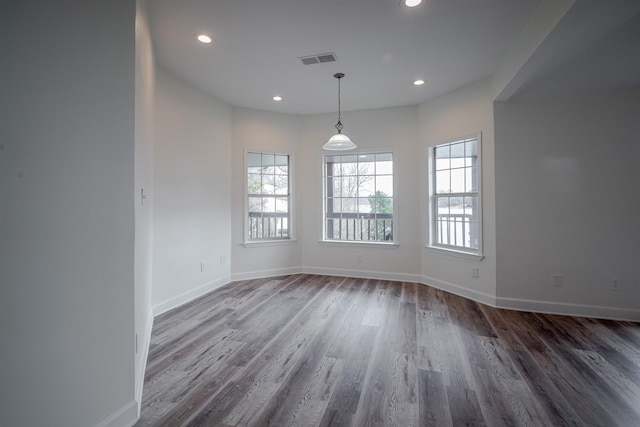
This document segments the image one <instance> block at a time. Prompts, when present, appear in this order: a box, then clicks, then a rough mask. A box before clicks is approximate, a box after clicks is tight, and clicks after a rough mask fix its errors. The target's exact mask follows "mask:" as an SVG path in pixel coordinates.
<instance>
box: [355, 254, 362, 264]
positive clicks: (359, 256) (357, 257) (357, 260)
mask: <svg viewBox="0 0 640 427" xmlns="http://www.w3.org/2000/svg"><path fill="white" fill-rule="evenodd" d="M356 262H362V254H356Z"/></svg>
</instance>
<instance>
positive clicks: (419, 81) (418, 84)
mask: <svg viewBox="0 0 640 427" xmlns="http://www.w3.org/2000/svg"><path fill="white" fill-rule="evenodd" d="M413 84H414V85H416V86H422V85H423V84H424V80H422V79H418V80H416V81H414V82H413Z"/></svg>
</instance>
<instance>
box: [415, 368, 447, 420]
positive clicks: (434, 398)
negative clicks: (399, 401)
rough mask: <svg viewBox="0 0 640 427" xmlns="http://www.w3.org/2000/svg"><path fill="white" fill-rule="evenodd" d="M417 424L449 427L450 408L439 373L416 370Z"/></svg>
mask: <svg viewBox="0 0 640 427" xmlns="http://www.w3.org/2000/svg"><path fill="white" fill-rule="evenodd" d="M418 390H419V391H418V394H419V406H418V408H419V418H418V420H419V424H418V425H421V426H451V425H453V419H452V418H451V408H450V407H449V400H448V399H447V391H446V386H445V384H444V381H443V379H442V373H441V372H434V371H427V370H423V369H420V370H418Z"/></svg>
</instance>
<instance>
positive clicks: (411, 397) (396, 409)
mask: <svg viewBox="0 0 640 427" xmlns="http://www.w3.org/2000/svg"><path fill="white" fill-rule="evenodd" d="M411 304H413V303H411ZM394 356H395V357H394V361H393V362H394V363H393V365H392V367H393V370H392V374H391V394H390V395H389V399H388V400H389V403H388V405H387V417H386V423H385V425H401V426H406V427H411V426H419V425H420V423H419V417H420V415H419V412H420V408H419V402H418V387H419V384H418V368H417V367H416V361H415V357H414V356H413V355H409V354H406V353H395V355H394Z"/></svg>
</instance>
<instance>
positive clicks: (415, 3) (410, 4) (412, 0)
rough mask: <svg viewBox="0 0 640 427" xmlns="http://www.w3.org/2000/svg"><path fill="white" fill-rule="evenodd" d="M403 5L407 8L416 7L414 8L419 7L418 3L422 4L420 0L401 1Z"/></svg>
mask: <svg viewBox="0 0 640 427" xmlns="http://www.w3.org/2000/svg"><path fill="white" fill-rule="evenodd" d="M403 2H404V5H405V6H407V7H416V6H420V3H422V0H403Z"/></svg>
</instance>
